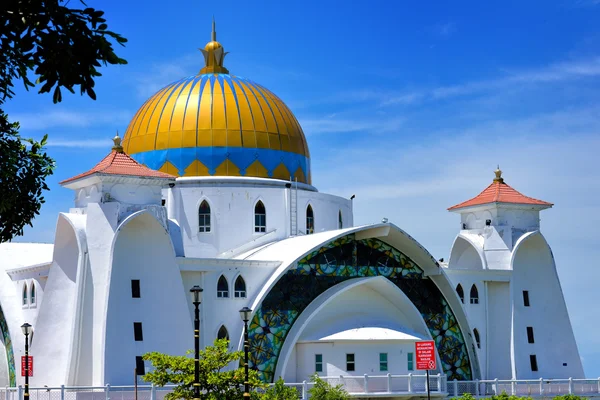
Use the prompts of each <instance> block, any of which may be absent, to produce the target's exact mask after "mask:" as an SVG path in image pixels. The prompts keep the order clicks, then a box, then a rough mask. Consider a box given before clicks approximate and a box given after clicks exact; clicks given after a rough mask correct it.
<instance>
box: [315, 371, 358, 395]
mask: <svg viewBox="0 0 600 400" xmlns="http://www.w3.org/2000/svg"><path fill="white" fill-rule="evenodd" d="M311 381H312V382H313V387H311V388H310V389H309V390H308V393H309V395H310V399H311V400H348V399H350V396H349V395H348V392H346V391H345V390H344V389H343V388H342V385H337V386H331V385H330V384H329V383H328V382H326V381H324V380H323V379H321V378H320V377H319V375H317V374H314V375H313V376H312V377H311Z"/></svg>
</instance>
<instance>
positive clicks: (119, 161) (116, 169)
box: [60, 150, 175, 184]
mask: <svg viewBox="0 0 600 400" xmlns="http://www.w3.org/2000/svg"><path fill="white" fill-rule="evenodd" d="M95 173H99V174H102V175H127V176H141V177H146V178H159V179H175V177H174V176H173V175H169V174H166V173H164V172H160V171H155V170H153V169H150V168H148V167H145V166H143V165H142V164H140V163H138V162H137V161H135V160H134V159H133V158H131V157H130V156H129V155H127V154H126V153H123V152H122V151H119V150H113V151H112V152H111V153H110V154H109V155H107V156H106V157H104V159H103V160H102V161H100V162H99V163H98V164H96V166H95V167H94V168H92V169H90V170H89V171H87V172H84V173H83V174H79V175H77V176H74V177H72V178H69V179H66V180H64V181H62V182H60V183H61V184H64V183H69V182H72V181H74V180H77V179H81V178H85V177H86V176H90V175H92V174H95Z"/></svg>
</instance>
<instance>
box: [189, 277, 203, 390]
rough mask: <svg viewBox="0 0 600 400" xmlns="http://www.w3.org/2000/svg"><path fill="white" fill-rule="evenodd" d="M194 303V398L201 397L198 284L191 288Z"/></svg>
mask: <svg viewBox="0 0 600 400" xmlns="http://www.w3.org/2000/svg"><path fill="white" fill-rule="evenodd" d="M190 293H191V294H192V303H193V304H194V400H199V399H200V311H199V309H198V307H199V306H200V303H201V302H202V288H201V287H200V286H198V285H196V286H194V287H193V288H191V289H190Z"/></svg>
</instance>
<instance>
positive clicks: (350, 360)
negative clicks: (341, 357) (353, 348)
mask: <svg viewBox="0 0 600 400" xmlns="http://www.w3.org/2000/svg"><path fill="white" fill-rule="evenodd" d="M354 367H355V364H354V353H348V354H346V371H349V372H351V371H354Z"/></svg>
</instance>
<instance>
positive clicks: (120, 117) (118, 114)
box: [10, 110, 131, 131]
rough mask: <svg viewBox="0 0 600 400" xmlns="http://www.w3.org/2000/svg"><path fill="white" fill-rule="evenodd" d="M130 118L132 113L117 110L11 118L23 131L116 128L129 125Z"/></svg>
mask: <svg viewBox="0 0 600 400" xmlns="http://www.w3.org/2000/svg"><path fill="white" fill-rule="evenodd" d="M130 118H131V114H130V113H128V112H126V111H116V110H94V111H93V112H87V111H65V110H51V111H40V112H28V113H13V114H11V116H10V119H11V121H18V122H19V123H20V124H21V131H41V130H46V129H50V128H87V127H91V126H93V125H98V124H112V125H115V127H116V126H118V125H120V124H123V123H128V122H129V120H130ZM115 129H116V128H115Z"/></svg>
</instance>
